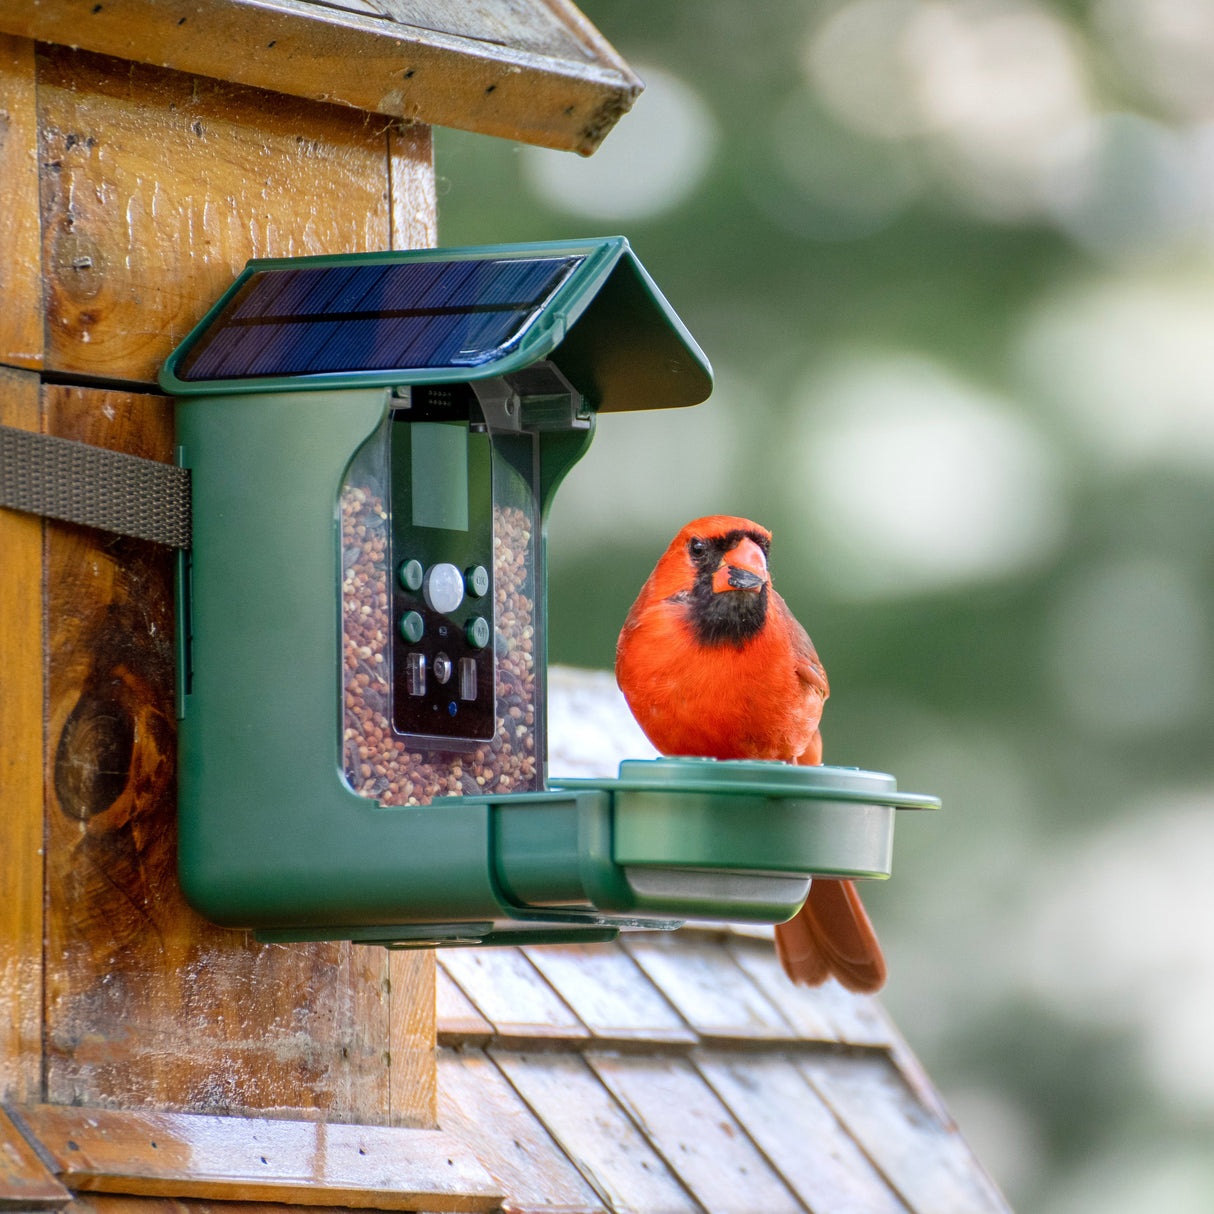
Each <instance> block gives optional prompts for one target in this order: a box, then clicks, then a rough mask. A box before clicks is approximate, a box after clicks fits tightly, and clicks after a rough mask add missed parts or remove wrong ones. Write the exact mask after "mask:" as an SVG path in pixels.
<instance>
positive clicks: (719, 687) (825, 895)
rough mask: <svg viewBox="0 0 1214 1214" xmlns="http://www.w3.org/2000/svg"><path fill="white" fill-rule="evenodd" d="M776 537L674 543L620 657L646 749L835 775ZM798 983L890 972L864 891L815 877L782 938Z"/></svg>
mask: <svg viewBox="0 0 1214 1214" xmlns="http://www.w3.org/2000/svg"><path fill="white" fill-rule="evenodd" d="M770 550H771V532H769V531H768V530H767V529H766V528H765V527H760V526H759V525H758V524H757V523H752V522H751V521H750V520H749V519H744V518H731V517H729V516H727V515H719V514H714V515H711V516H709V517H707V518H699V519H695V520H694V521H692V522H690V523H688V524H687V526H686V527H684V528H683V530H682V531H680V532H679V534H678V535H676V536H675V537H674V540H673V541H672V542H671V544H670V547H669V548H667V549H666V552H665V553H664V554H663V556H662V558H661V560H659V561H658V563H657V566H656V567H655V568H654V571H653V572H652V573H651V574H650V575H649V580H648V581H647V582H646V583H645V585H644V586H642V587H641V593H640V594H639V595H638V596H637V600H636V602H635V603H634V604H633V605H632V610H631V611H630V612H629V613H628V619H627V620H626V621H625V622H624V627H623V630H622V631H621V632H620V639H619V643H618V644H617V646H616V656H615V673H616V680H617V681H618V683H619V685H620V689H621V690H622V691H623V693H624V697H625V699H626V700H627V701H628V706H629V707H630V708H631V709H632V713H633V715H634V716H635V717H636V719H637V722H638V723H639V724H640V726H641V728H642V729H643V730H644V731H645V735H646V737H648V738H649V740H650V741H651V742H652V743H653V744H654V746H655V747H657V749H658V750H660V751H661V752H662V753H663V754H666V755H701V756H704V757H707V758H712V759H779V760H782V761H783V762H785V763H804V764H816V763H821V762H822V735H821V733H819V731H818V722H819V721H820V720H821V717H822V706H823V704H824V703H825V701H826V697H827V696H828V695H829V694H830V688H829V686H828V684H827V682H826V672H825V671H824V670H823V669H822V663H821V662H819V661H818V655H817V652H816V651H815V650H814V647H813V643H812V642H811V641H810V639H809V636H808V635H807V633H806V631H805V629H804V628H802V627H801V625H800V624H799V623H797V621H796V620H795V619H794V618H793V614H792V612H791V611H789V609H788V607H787V605H786V604H785V602H784V600H783V599H782V598H781V597H780V596H779V595H778V594H777V593H776V592H775V590H774V588H773V587H772V584H771V575H770V574H769V573H768V571H767V556H768V553H769V552H770ZM776 951H777V953H778V954H779V957H780V961H781V963H782V964H783V966H784V971H785V973H787V974H788V976H789V978H790V979H792V981H794V982H801V983H805V984H806V985H808V986H817V985H818V984H820V983H822V982H824V981H825V980H826V979H827V978H828V977H830V976H831V975H834V977H836V978H837V979H838V980H839V982H841V983H842V984H843V986H845V987H847V989H848V990H851V991H856V992H860V993H864V994H868V993H871V992H873V991H877V990H880V988H881V986H882V985H883V984H884V982H885V959H884V957H883V956H882V954H881V946H880V945H879V944H878V943H877V937H876V934H875V933H874V931H873V928H872V924H871V923H870V922H869V918H868V915H867V914H866V913H865V910H864V907H863V905H862V904H861V902H860V895H859V894H858V893H857V892H856V887H855V886H854V885H853V884H852V883H851V882H850V881H845V880H838V879H829V878H823V877H815V878H814V879H813V882H812V884H811V886H810V891H809V897H808V899H807V900H806V902H805V905H804V906H803V907H802V908H801V910H800V911H799V912H798V913H797V914H796V915H795V916H794V917H793V918H792V919H790V920H789V921H788V922H787V923H782V924H779V925H778V926H777V927H776Z"/></svg>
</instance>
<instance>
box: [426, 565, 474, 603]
mask: <svg viewBox="0 0 1214 1214" xmlns="http://www.w3.org/2000/svg"><path fill="white" fill-rule="evenodd" d="M422 596H423V597H424V598H425V600H426V605H427V606H428V607H429V608H430V610H431V611H437V612H438V614H439V615H450V614H451V613H452V612H453V611H454V610H455V609H456V608H457V607H458V606H459V605H460V604H461V603H462V602H463V601H464V575H463V574H462V573H460V571H459V570H458V569H456V567H455V566H454V565H449V564H447V562H446V561H442V562H440V563H439V564H437V565H431V566H430V568H429V569H427V570H426V576H425V577H424V578H423V579H422Z"/></svg>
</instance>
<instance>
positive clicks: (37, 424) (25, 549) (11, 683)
mask: <svg viewBox="0 0 1214 1214" xmlns="http://www.w3.org/2000/svg"><path fill="white" fill-rule="evenodd" d="M0 223H2V221H0ZM2 311H3V308H0V312H2ZM0 424H3V425H6V426H16V427H20V428H21V429H24V430H39V429H41V406H40V403H39V389H38V377H37V375H35V374H34V373H33V372H30V371H12V370H9V369H7V368H3V367H0ZM0 553H3V560H4V573H3V576H0V672H3V673H2V675H0V804H2V805H3V807H4V809H3V813H0V1098H4V1099H8V1100H34V1099H37V1098H39V1097H40V1096H41V1085H42V900H43V888H42V887H43V878H42V873H43V861H42V686H43V652H44V645H43V614H42V595H41V587H42V520H41V519H37V518H33V517H32V516H30V515H28V514H19V513H17V511H15V510H0Z"/></svg>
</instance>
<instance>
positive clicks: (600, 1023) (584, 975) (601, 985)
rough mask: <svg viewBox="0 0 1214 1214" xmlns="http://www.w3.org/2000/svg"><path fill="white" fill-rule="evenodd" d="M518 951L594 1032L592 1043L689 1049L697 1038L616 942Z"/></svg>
mask: <svg viewBox="0 0 1214 1214" xmlns="http://www.w3.org/2000/svg"><path fill="white" fill-rule="evenodd" d="M523 951H524V952H525V953H526V954H527V957H528V958H529V959H530V961H531V962H532V964H533V965H534V966H535V967H536V969H538V970H539V971H540V973H541V974H543V975H544V977H545V978H547V979H548V982H549V983H550V984H551V985H552V987H553V988H554V989H555V990H556V992H557V993H558V994H559V995H560V996H561V997H562V998H563V999H564V1000H565V1002H566V1003H568V1004H569V1006H570V1007H571V1008H572V1009H573V1010H574V1012H576V1013H577V1016H578V1018H579V1019H580V1020H581V1021H582V1023H583V1024H585V1025H586V1026H587V1027H588V1028H589V1029H590V1031H591V1032H592V1033H593V1034H594V1036H595V1038H596V1039H597V1042H596V1044H599V1045H607V1044H610V1045H613V1046H615V1047H616V1048H618V1049H626V1048H629V1047H630V1046H632V1047H638V1046H640V1045H642V1044H644V1045H653V1044H656V1043H661V1044H662V1045H664V1046H668V1047H669V1046H679V1045H683V1046H688V1047H690V1046H692V1045H694V1044H695V1043H696V1041H697V1040H698V1039H697V1037H696V1035H695V1033H693V1032H692V1031H691V1029H689V1028H688V1027H687V1025H686V1024H685V1023H684V1022H683V1020H682V1019H681V1018H680V1016H679V1014H678V1013H677V1012H676V1011H675V1010H674V1008H673V1007H671V1006H670V1004H669V1003H667V1002H666V1000H665V999H664V998H663V997H662V994H661V992H659V991H658V989H657V987H655V986H654V985H653V983H652V982H650V981H649V979H648V978H647V977H646V976H645V975H644V973H643V972H642V971H641V969H640V967H639V966H638V965H637V963H636V962H635V961H633V959H632V958H631V957H630V956H629V955H628V954H627V953H626V952H624V950H623V949H622V948H621V947H620V946H619V944H618V943H612V944H563V945H544V946H536V947H534V948H527V949H524V950H523Z"/></svg>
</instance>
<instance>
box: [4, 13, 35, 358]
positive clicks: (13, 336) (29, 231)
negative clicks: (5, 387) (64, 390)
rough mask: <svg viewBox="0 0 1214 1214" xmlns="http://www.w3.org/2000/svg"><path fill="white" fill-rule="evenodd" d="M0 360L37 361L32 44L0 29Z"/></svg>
mask: <svg viewBox="0 0 1214 1214" xmlns="http://www.w3.org/2000/svg"><path fill="white" fill-rule="evenodd" d="M0 182H2V183H3V206H0V363H7V364H8V365H9V366H12V367H28V368H30V369H32V370H37V369H38V368H40V367H41V366H42V242H41V239H40V236H39V231H38V113H37V107H36V104H35V84H34V44H33V43H32V42H30V41H28V40H27V39H25V38H13V37H9V36H7V35H4V34H0Z"/></svg>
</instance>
